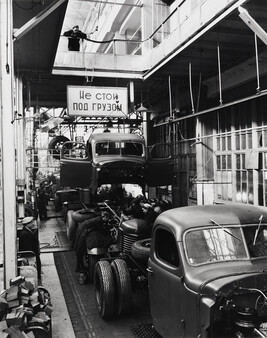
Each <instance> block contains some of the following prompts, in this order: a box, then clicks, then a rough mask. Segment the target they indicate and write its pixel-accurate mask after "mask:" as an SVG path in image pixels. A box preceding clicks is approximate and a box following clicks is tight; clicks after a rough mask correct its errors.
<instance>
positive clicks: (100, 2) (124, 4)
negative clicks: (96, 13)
mask: <svg viewBox="0 0 267 338" xmlns="http://www.w3.org/2000/svg"><path fill="white" fill-rule="evenodd" d="M80 1H86V2H97V3H98V4H105V5H117V6H129V7H143V5H138V4H130V3H124V2H115V1H107V0H103V1H100V0H80Z"/></svg>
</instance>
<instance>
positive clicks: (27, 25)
mask: <svg viewBox="0 0 267 338" xmlns="http://www.w3.org/2000/svg"><path fill="white" fill-rule="evenodd" d="M65 1H67V0H55V1H53V2H52V3H51V4H50V5H48V6H47V7H46V8H45V9H44V10H42V11H41V12H40V13H38V14H37V15H36V16H35V17H34V18H32V19H31V20H29V21H28V22H27V23H25V25H23V26H22V27H21V28H19V29H18V30H16V32H14V33H13V39H15V40H19V39H20V38H22V37H23V36H24V35H25V34H27V33H28V32H29V31H30V30H31V29H32V28H34V27H35V26H37V25H38V24H39V23H40V22H41V21H43V20H44V19H45V18H46V17H47V16H48V15H50V14H51V13H53V12H54V11H55V10H56V9H57V8H58V7H59V6H60V5H62V4H63V3H64V2H65Z"/></svg>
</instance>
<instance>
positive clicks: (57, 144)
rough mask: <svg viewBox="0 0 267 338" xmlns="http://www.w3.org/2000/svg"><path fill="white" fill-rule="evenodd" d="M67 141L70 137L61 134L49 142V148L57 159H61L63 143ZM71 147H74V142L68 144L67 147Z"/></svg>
mask: <svg viewBox="0 0 267 338" xmlns="http://www.w3.org/2000/svg"><path fill="white" fill-rule="evenodd" d="M67 141H69V139H68V138H67V137H66V136H63V135H59V136H56V137H54V138H52V140H51V141H50V142H49V144H48V150H49V152H50V154H52V156H53V157H54V158H55V159H56V160H60V152H61V148H62V145H63V143H65V142H67ZM71 148H72V144H68V145H67V149H71Z"/></svg>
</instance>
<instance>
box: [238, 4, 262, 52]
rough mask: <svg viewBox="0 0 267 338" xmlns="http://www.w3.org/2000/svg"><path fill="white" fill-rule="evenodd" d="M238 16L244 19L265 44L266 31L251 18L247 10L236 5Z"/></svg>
mask: <svg viewBox="0 0 267 338" xmlns="http://www.w3.org/2000/svg"><path fill="white" fill-rule="evenodd" d="M238 10H239V13H240V14H239V17H240V18H241V19H242V20H243V21H244V23H245V24H246V25H247V26H248V27H249V28H250V29H251V30H252V31H253V32H254V33H255V34H256V35H257V37H258V38H259V39H261V41H262V42H264V43H265V45H267V33H266V32H265V30H264V29H263V28H262V27H261V26H260V25H259V24H258V23H257V21H256V20H254V19H253V18H252V16H251V15H250V14H249V12H248V11H247V10H246V9H245V8H243V7H242V6H239V7H238Z"/></svg>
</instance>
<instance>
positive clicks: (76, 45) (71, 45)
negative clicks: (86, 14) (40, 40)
mask: <svg viewBox="0 0 267 338" xmlns="http://www.w3.org/2000/svg"><path fill="white" fill-rule="evenodd" d="M63 35H64V36H67V37H68V38H69V42H68V49H69V51H75V52H79V51H80V39H82V40H83V39H86V38H87V35H86V34H85V33H83V32H81V31H80V30H79V26H78V25H76V26H74V27H73V28H72V29H70V30H68V31H66V32H64V34H63Z"/></svg>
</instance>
